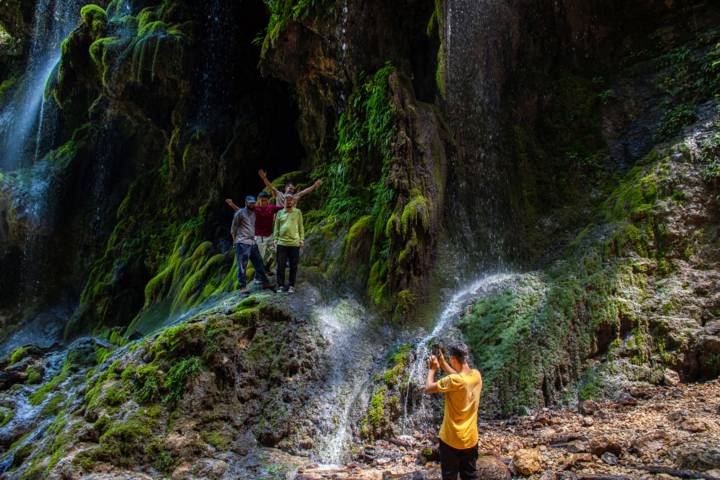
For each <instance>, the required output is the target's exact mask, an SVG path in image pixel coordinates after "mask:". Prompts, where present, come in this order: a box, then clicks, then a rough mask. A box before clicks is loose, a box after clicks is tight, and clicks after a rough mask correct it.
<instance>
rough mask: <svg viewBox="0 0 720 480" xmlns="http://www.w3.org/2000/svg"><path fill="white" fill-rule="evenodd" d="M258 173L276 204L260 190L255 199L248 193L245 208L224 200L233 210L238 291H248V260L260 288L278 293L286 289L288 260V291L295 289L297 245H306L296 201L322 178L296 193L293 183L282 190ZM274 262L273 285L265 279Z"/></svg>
mask: <svg viewBox="0 0 720 480" xmlns="http://www.w3.org/2000/svg"><path fill="white" fill-rule="evenodd" d="M260 177H261V178H262V179H263V181H264V182H265V185H266V186H267V187H268V189H269V190H270V192H271V193H272V196H273V197H274V198H275V205H272V204H270V196H269V195H268V194H267V193H265V192H260V194H259V195H258V199H257V200H256V199H255V197H253V196H252V195H249V196H247V197H246V198H245V208H240V207H238V206H237V205H235V204H234V203H233V201H232V200H230V199H228V200H225V201H226V202H227V204H228V205H230V207H232V208H233V210H235V216H234V217H233V222H232V227H231V229H230V233H231V234H232V238H233V245H234V246H235V259H236V260H237V280H238V284H239V286H240V292H241V293H248V288H247V265H248V261H250V263H252V266H253V268H254V269H255V280H256V282H259V283H261V284H262V288H269V289H271V288H276V290H275V291H276V292H277V293H283V292H285V291H286V290H285V288H286V285H285V269H286V268H287V264H288V263H289V265H290V278H289V281H288V285H287V292H288V293H295V279H296V277H297V269H298V264H299V262H300V248H302V247H304V246H305V227H304V226H303V215H302V212H301V211H300V210H299V209H298V208H297V202H298V201H299V200H300V199H301V198H302V197H303V196H305V195H307V194H308V193H310V192H312V191H313V190H314V189H315V188H317V187H318V186H320V184H321V183H322V181H321V180H317V181H316V182H315V183H314V184H313V185H311V186H310V187H308V188H306V189H305V190H303V191H301V192H299V193H295V184H293V183H288V184H287V185H285V192H281V191H280V190H278V189H277V188H275V187H274V186H273V184H272V183H270V181H268V179H267V175H266V174H265V172H264V171H263V170H260ZM258 200H259V204H258ZM266 258H267V260H266ZM273 262H274V263H275V264H276V265H277V266H276V268H277V286H276V287H275V286H274V285H273V284H272V283H270V280H269V279H268V276H272V275H273V271H272V268H273V267H272V265H273Z"/></svg>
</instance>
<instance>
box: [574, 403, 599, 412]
mask: <svg viewBox="0 0 720 480" xmlns="http://www.w3.org/2000/svg"><path fill="white" fill-rule="evenodd" d="M598 408H600V407H599V406H598V404H597V403H595V402H594V401H592V400H585V401H584V402H580V403H578V410H579V411H580V413H582V414H583V415H592V414H593V413H595V412H596V411H597V409H598Z"/></svg>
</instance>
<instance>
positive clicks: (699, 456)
mask: <svg viewBox="0 0 720 480" xmlns="http://www.w3.org/2000/svg"><path fill="white" fill-rule="evenodd" d="M675 466H676V467H678V468H681V469H683V470H685V469H687V470H701V471H706V470H715V469H720V446H718V445H712V444H710V443H691V444H685V445H682V446H680V448H679V449H678V453H677V457H676V459H675Z"/></svg>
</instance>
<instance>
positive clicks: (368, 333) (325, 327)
mask: <svg viewBox="0 0 720 480" xmlns="http://www.w3.org/2000/svg"><path fill="white" fill-rule="evenodd" d="M510 278H512V275H510V274H505V273H501V274H494V275H488V276H486V277H484V278H482V279H481V280H478V281H477V282H474V283H472V284H471V285H469V286H468V287H466V288H464V289H462V290H460V291H459V292H457V293H456V294H455V295H453V297H452V298H451V299H450V301H449V302H448V303H447V305H446V307H445V309H444V310H443V312H442V314H441V315H440V317H439V319H438V321H437V323H436V324H435V327H434V328H433V330H432V333H430V334H429V335H425V336H424V337H422V338H421V339H420V341H419V342H418V344H417V347H416V354H415V360H414V361H413V363H412V364H411V365H410V366H409V368H410V377H409V380H408V388H407V391H408V392H410V391H411V384H412V387H413V388H414V391H417V388H418V387H421V386H422V384H424V380H425V375H426V374H427V353H428V345H429V344H430V341H431V340H432V339H434V338H436V337H438V336H440V335H442V334H443V333H445V332H446V331H447V330H448V329H449V328H451V327H452V325H454V323H455V321H456V320H457V318H458V316H459V314H460V312H462V310H463V309H464V308H465V307H466V306H467V305H468V304H470V303H471V302H472V301H474V300H475V299H477V298H479V297H481V296H483V295H486V294H488V293H489V292H491V291H493V290H495V289H496V288H498V287H500V286H502V285H504V284H506V281H507V280H508V279H510ZM316 320H317V322H318V324H319V326H320V328H321V330H322V332H323V336H324V337H325V339H326V340H327V341H328V342H329V346H328V350H327V353H326V355H327V359H328V362H329V365H328V372H327V374H326V379H325V383H324V385H323V390H322V393H321V395H320V396H319V397H318V398H316V400H315V402H314V404H313V405H310V406H309V407H308V412H312V411H315V412H317V415H316V416H317V419H316V420H317V421H319V422H320V423H321V426H320V432H319V433H318V435H317V436H316V437H315V439H314V440H315V441H316V443H317V460H318V461H320V462H323V463H325V464H328V465H338V464H342V463H343V462H344V461H345V460H346V458H347V455H348V453H349V450H350V447H351V446H352V444H353V441H354V436H356V435H357V434H358V429H357V428H356V426H355V425H354V422H355V421H356V420H357V419H358V418H360V414H361V413H362V412H363V411H364V410H365V409H366V408H367V406H368V404H369V401H370V390H371V387H372V385H373V377H374V375H375V374H376V373H380V372H381V371H382V369H383V367H384V362H383V361H382V359H383V358H386V357H387V355H386V352H388V351H394V350H393V349H394V347H399V346H401V345H404V344H406V343H407V339H408V336H407V332H403V333H401V332H395V331H394V330H393V329H392V328H390V327H381V326H380V324H379V323H378V322H376V321H375V319H374V318H373V317H372V316H370V315H369V314H368V313H367V312H366V311H365V310H364V308H363V307H362V306H361V305H360V304H359V303H357V302H356V301H354V300H349V299H342V300H340V301H338V302H336V303H334V304H332V305H326V306H323V307H320V308H318V309H317V310H316ZM410 402H411V400H410V399H409V395H408V396H406V398H405V412H408V409H411V411H412V414H411V415H407V413H406V414H405V416H404V418H403V420H402V428H403V430H404V432H403V433H408V432H407V431H408V430H410V429H412V428H413V427H414V426H417V425H418V424H420V423H423V422H425V421H426V420H427V417H428V412H427V409H426V407H425V396H423V397H422V398H421V400H420V403H419V405H411V404H410ZM311 416H312V414H311Z"/></svg>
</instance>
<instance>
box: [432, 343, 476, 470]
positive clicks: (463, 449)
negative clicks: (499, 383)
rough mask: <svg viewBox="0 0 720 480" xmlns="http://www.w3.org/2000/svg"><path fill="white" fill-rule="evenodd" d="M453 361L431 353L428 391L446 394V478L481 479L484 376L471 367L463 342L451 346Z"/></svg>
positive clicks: (442, 459)
mask: <svg viewBox="0 0 720 480" xmlns="http://www.w3.org/2000/svg"><path fill="white" fill-rule="evenodd" d="M448 350H449V353H450V364H451V365H448V364H447V362H445V356H444V355H443V352H442V350H441V351H440V354H439V358H440V360H438V358H437V357H435V355H432V354H430V371H429V372H428V377H427V380H426V381H425V393H444V394H445V417H444V419H443V423H442V426H441V427H440V434H439V435H438V436H439V437H440V469H441V471H442V480H457V477H458V473H459V474H460V479H461V480H479V479H480V477H479V476H478V472H477V460H478V428H477V414H478V406H479V404H480V392H482V377H481V376H480V372H478V371H477V370H472V369H470V366H469V365H468V359H469V358H470V351H469V350H468V347H467V345H465V344H464V343H461V342H457V343H453V344H452V345H450V348H449V349H448ZM441 366H442V369H443V370H445V373H447V374H448V375H447V377H444V378H442V379H440V381H439V382H437V383H435V373H437V371H438V369H439V368H440V367H441Z"/></svg>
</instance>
